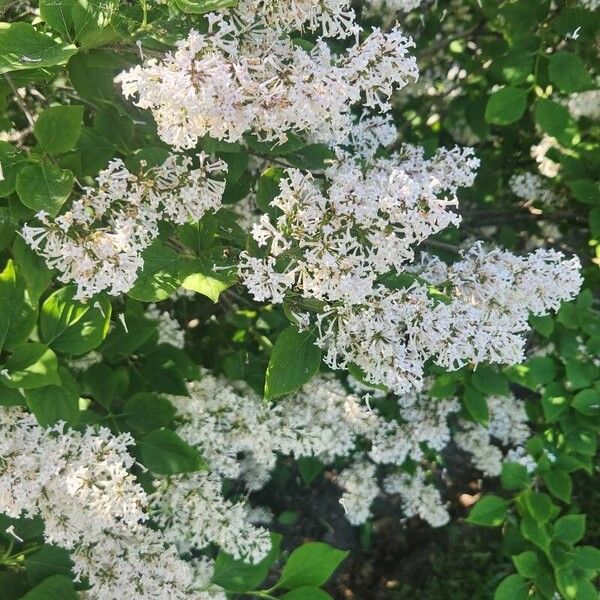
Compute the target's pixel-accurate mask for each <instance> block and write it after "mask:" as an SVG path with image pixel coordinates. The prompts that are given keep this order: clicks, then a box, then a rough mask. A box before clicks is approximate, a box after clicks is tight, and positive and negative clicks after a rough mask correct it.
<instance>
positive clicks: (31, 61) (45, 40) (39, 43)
mask: <svg viewBox="0 0 600 600" xmlns="http://www.w3.org/2000/svg"><path fill="white" fill-rule="evenodd" d="M76 52H77V48H76V47H75V46H74V45H72V44H59V43H57V42H55V41H54V40H53V39H52V38H51V37H49V36H47V35H44V34H43V33H39V32H38V31H37V30H36V29H35V28H34V27H33V25H30V24H29V23H25V22H22V21H19V22H16V23H12V24H11V23H0V74H2V73H9V72H10V71H20V70H24V69H40V68H42V67H53V66H56V65H64V64H66V62H67V61H68V60H69V57H70V56H73V54H75V53H76Z"/></svg>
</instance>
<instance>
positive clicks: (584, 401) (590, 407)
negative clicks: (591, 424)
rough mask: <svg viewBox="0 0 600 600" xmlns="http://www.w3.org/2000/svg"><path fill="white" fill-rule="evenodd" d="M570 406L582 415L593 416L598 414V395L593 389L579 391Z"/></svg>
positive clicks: (599, 396)
mask: <svg viewBox="0 0 600 600" xmlns="http://www.w3.org/2000/svg"><path fill="white" fill-rule="evenodd" d="M571 406H572V407H573V408H574V409H575V410H576V411H578V412H580V413H581V414H584V415H589V416H592V417H593V416H595V415H599V414H600V393H598V392H597V391H596V390H595V389H593V388H587V389H585V390H581V391H580V392H578V393H577V394H575V397H574V398H573V401H572V402H571Z"/></svg>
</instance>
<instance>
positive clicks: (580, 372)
mask: <svg viewBox="0 0 600 600" xmlns="http://www.w3.org/2000/svg"><path fill="white" fill-rule="evenodd" d="M565 369H566V372H567V379H568V380H569V381H570V382H571V386H572V389H574V390H580V389H581V388H587V387H590V386H591V385H592V384H593V382H594V380H595V379H596V377H597V374H598V369H597V368H596V367H595V366H594V365H593V364H590V363H586V362H583V361H581V360H578V359H569V360H567V362H566V364H565Z"/></svg>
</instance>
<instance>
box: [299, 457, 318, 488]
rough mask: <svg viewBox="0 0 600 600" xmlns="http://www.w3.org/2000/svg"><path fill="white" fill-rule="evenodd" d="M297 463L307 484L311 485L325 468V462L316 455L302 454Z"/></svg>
mask: <svg viewBox="0 0 600 600" xmlns="http://www.w3.org/2000/svg"><path fill="white" fill-rule="evenodd" d="M296 463H297V465H298V471H300V476H301V477H302V481H304V483H305V484H306V485H310V484H311V483H312V482H313V481H314V480H315V479H316V478H317V477H318V476H319V475H320V474H321V473H322V472H323V471H324V470H325V466H324V465H323V463H322V462H321V461H320V460H319V459H318V458H315V457H314V456H302V457H300V458H299V459H298V460H297V461H296Z"/></svg>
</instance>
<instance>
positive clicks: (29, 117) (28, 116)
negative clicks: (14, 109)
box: [4, 73, 35, 127]
mask: <svg viewBox="0 0 600 600" xmlns="http://www.w3.org/2000/svg"><path fill="white" fill-rule="evenodd" d="M4 79H6V83H8V87H9V88H10V89H11V91H12V93H13V96H14V97H15V101H16V103H17V104H18V105H19V108H20V109H21V111H22V112H23V114H24V115H25V117H26V119H27V122H28V123H29V125H31V127H33V124H34V123H35V121H34V119H33V117H32V115H31V113H30V112H29V109H28V108H27V106H26V105H25V103H24V102H23V99H22V98H21V96H20V95H19V90H17V88H16V87H15V84H14V83H13V80H12V79H11V78H10V76H9V75H8V73H4Z"/></svg>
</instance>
